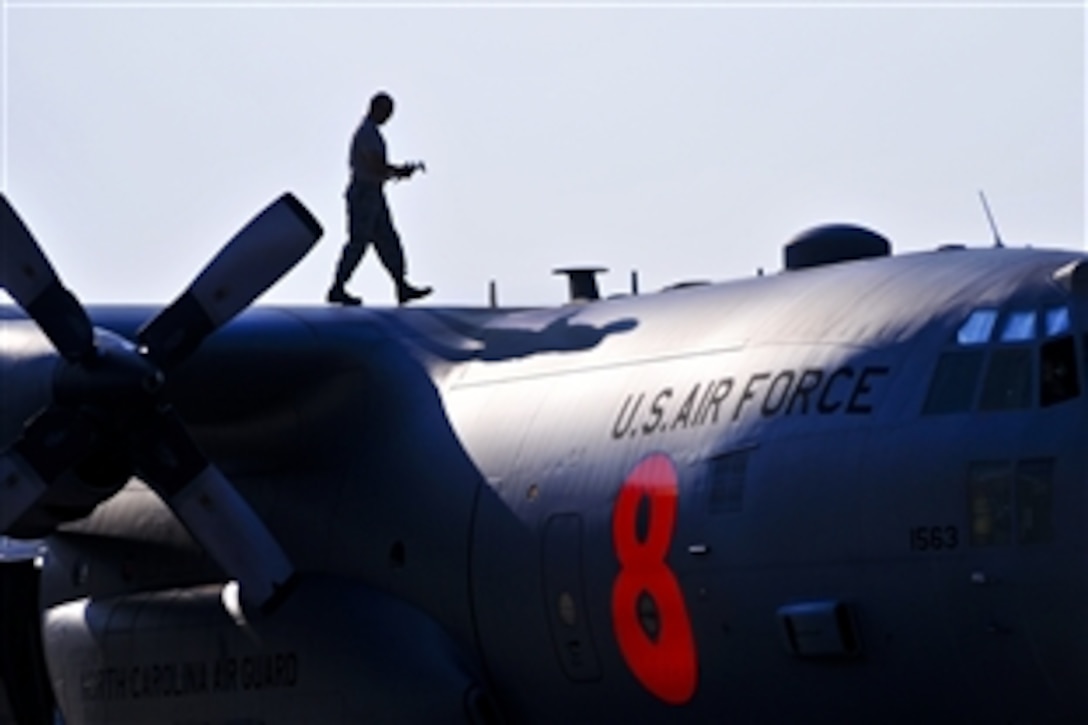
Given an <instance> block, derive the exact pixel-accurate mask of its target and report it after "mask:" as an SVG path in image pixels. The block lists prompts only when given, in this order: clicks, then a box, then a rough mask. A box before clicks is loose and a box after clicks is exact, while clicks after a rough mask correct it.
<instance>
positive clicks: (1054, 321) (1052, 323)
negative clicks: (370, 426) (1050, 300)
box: [1045, 307, 1072, 337]
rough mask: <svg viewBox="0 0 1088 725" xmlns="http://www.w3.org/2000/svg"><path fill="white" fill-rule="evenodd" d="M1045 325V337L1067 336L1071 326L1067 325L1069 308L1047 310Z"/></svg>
mask: <svg viewBox="0 0 1088 725" xmlns="http://www.w3.org/2000/svg"><path fill="white" fill-rule="evenodd" d="M1045 324H1046V336H1047V337H1057V336H1058V335H1064V334H1067V333H1068V332H1069V331H1070V330H1071V329H1072V325H1070V324H1069V308H1068V307H1054V308H1052V309H1049V310H1047V311H1046V318H1045Z"/></svg>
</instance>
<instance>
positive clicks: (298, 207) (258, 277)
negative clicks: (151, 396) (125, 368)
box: [137, 194, 322, 369]
mask: <svg viewBox="0 0 1088 725" xmlns="http://www.w3.org/2000/svg"><path fill="white" fill-rule="evenodd" d="M321 234H322V229H321V225H320V224H319V223H318V222H317V220H316V219H314V217H313V215H312V214H310V212H309V211H308V210H307V209H306V207H304V206H303V205H302V203H301V202H299V201H298V199H296V198H295V197H294V196H293V195H291V194H284V195H283V196H281V197H280V198H279V199H278V200H276V201H275V202H273V203H272V204H271V205H269V206H268V207H267V208H266V209H265V210H264V211H262V212H261V213H260V214H258V215H257V216H256V218H254V219H253V221H251V222H250V223H249V224H247V225H246V226H245V227H244V228H243V229H242V230H241V231H240V232H238V234H236V235H235V236H234V238H233V239H231V240H230V241H229V242H228V243H227V245H226V246H225V247H223V249H222V250H221V251H220V252H219V254H218V255H216V257H215V258H214V259H213V260H212V261H211V262H210V263H209V264H208V266H207V267H205V268H204V270H203V271H202V272H201V273H200V274H199V275H198V276H197V278H196V279H195V280H193V283H192V284H191V285H189V288H188V289H187V290H186V291H185V292H184V293H183V294H182V295H181V296H180V297H178V298H177V299H176V300H174V302H173V303H171V305H170V306H169V307H167V308H166V309H164V310H163V311H162V312H160V313H159V315H158V316H157V317H155V319H153V320H151V322H149V323H148V324H147V325H145V326H144V327H143V328H142V329H141V330H140V331H139V333H138V335H137V337H138V339H139V341H140V344H141V345H142V346H143V347H144V348H146V349H147V354H148V356H149V357H150V358H151V359H152V360H153V361H154V362H155V363H156V364H157V365H158V366H159V367H161V368H163V369H168V368H170V367H173V366H174V365H176V364H177V363H178V362H180V361H181V360H183V359H184V358H185V357H187V356H188V355H189V354H190V353H192V352H193V350H195V349H196V348H197V347H198V346H199V345H200V343H201V342H202V341H203V340H204V338H206V337H207V336H208V335H210V334H211V333H212V332H214V331H215V330H217V329H218V328H219V327H221V326H223V325H224V324H226V323H227V322H228V321H229V320H230V319H231V318H233V317H234V316H235V315H237V314H238V313H239V312H241V311H242V310H244V309H245V308H246V307H248V306H249V304H250V303H251V302H253V300H255V299H256V298H257V297H259V296H260V295H261V294H262V293H263V292H264V291H265V290H267V289H268V288H269V287H271V286H272V285H273V284H275V283H276V281H278V280H279V278H280V277H282V276H283V275H284V274H286V273H287V271H288V270H290V269H291V268H292V267H294V266H295V264H297V263H298V262H299V260H301V259H302V258H303V257H304V256H305V255H306V253H307V252H309V251H310V249H311V248H312V247H313V245H314V244H315V243H316V242H317V240H318V239H319V238H320V237H321Z"/></svg>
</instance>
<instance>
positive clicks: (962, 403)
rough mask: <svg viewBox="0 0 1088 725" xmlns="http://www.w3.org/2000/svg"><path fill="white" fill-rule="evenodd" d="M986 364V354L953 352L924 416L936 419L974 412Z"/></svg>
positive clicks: (945, 358)
mask: <svg viewBox="0 0 1088 725" xmlns="http://www.w3.org/2000/svg"><path fill="white" fill-rule="evenodd" d="M983 360H984V354H983V351H982V350H953V351H950V352H946V353H945V354H944V355H942V356H941V359H940V361H938V363H937V372H936V373H934V375H933V382H932V383H931V384H930V386H929V395H928V396H927V397H926V404H925V407H924V408H923V409H922V412H923V413H925V414H927V415H934V414H940V413H959V412H962V411H966V410H970V409H971V404H972V403H974V401H975V390H977V389H978V379H979V375H980V374H981V373H982V362H983Z"/></svg>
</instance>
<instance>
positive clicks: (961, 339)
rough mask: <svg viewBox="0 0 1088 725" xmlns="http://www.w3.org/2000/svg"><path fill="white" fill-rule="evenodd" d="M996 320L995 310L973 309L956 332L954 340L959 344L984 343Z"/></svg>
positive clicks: (987, 339)
mask: <svg viewBox="0 0 1088 725" xmlns="http://www.w3.org/2000/svg"><path fill="white" fill-rule="evenodd" d="M995 322H997V310H975V311H974V312H972V313H971V316H970V317H968V318H967V321H966V322H964V323H963V325H961V326H960V329H959V332H957V333H956V342H958V343H959V344H961V345H985V344H986V343H987V342H989V341H990V335H991V334H992V333H993V330H994V323H995Z"/></svg>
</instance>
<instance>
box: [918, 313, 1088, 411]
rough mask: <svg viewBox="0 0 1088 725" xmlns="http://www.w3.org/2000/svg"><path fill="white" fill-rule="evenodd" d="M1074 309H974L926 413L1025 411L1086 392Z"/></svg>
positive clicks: (938, 374)
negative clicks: (1081, 391)
mask: <svg viewBox="0 0 1088 725" xmlns="http://www.w3.org/2000/svg"><path fill="white" fill-rule="evenodd" d="M1071 320H1072V318H1071V315H1070V311H1069V308H1068V307H1066V306H1064V305H1051V306H1047V307H1043V308H1041V309H1035V308H1029V307H1011V308H1009V309H1004V310H1002V309H997V308H991V307H986V308H979V309H976V310H973V311H972V312H971V313H970V314H969V315H968V316H967V317H966V319H965V320H964V321H963V323H962V324H961V325H960V326H959V327H958V328H957V330H956V334H955V336H954V338H953V340H952V341H951V343H950V344H949V346H948V347H947V348H946V349H945V350H944V352H942V354H941V356H940V358H939V359H938V361H937V367H936V369H935V371H934V374H933V378H932V380H931V382H930V387H929V393H928V394H927V396H926V402H925V405H924V407H923V409H922V412H923V413H924V414H927V415H933V414H942V413H956V412H964V411H968V410H983V411H1002V410H1023V409H1026V408H1031V407H1034V406H1039V407H1044V408H1045V407H1049V406H1052V405H1057V404H1059V403H1063V402H1065V401H1068V400H1071V399H1073V398H1076V397H1077V396H1079V395H1080V387H1081V383H1080V377H1081V373H1080V368H1079V365H1078V363H1077V358H1078V352H1077V344H1076V339H1075V338H1074V336H1073V325H1072V321H1071Z"/></svg>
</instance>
